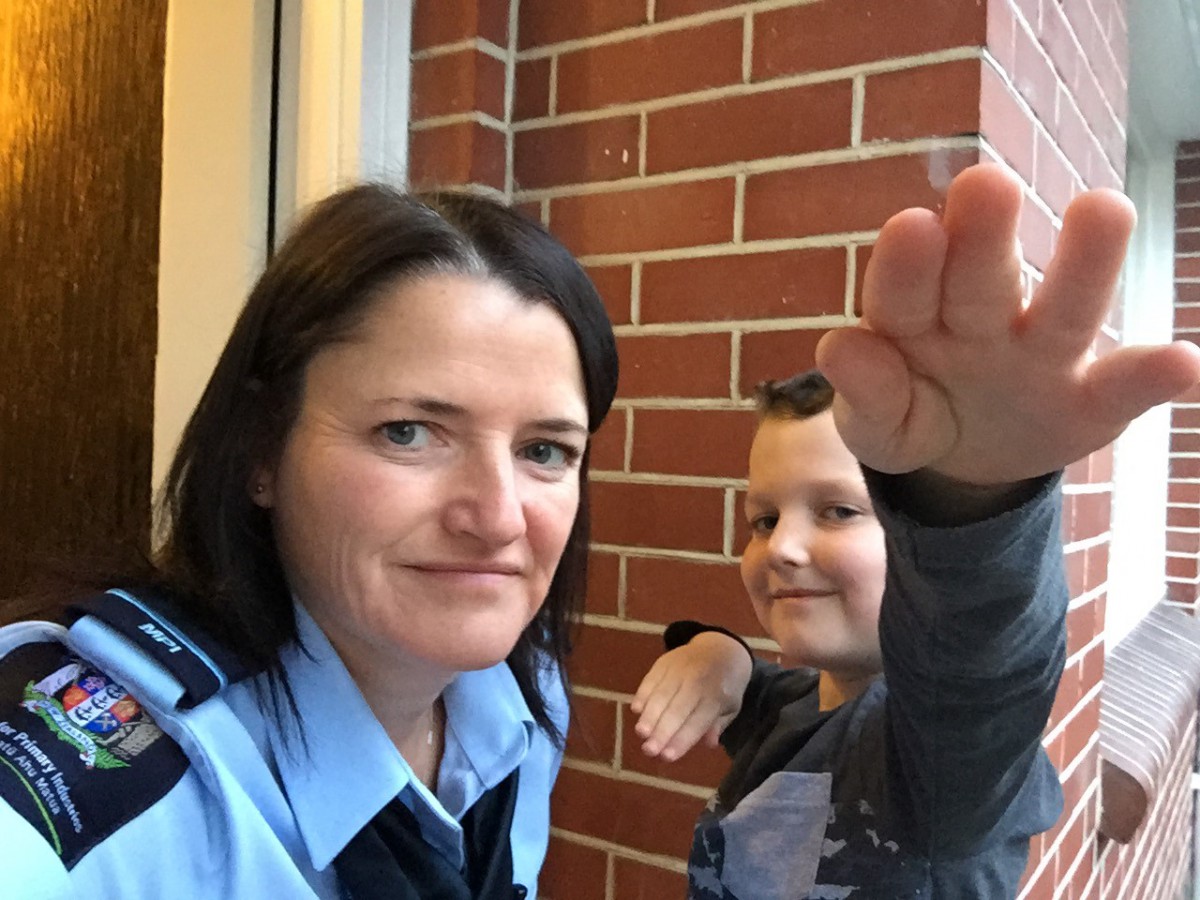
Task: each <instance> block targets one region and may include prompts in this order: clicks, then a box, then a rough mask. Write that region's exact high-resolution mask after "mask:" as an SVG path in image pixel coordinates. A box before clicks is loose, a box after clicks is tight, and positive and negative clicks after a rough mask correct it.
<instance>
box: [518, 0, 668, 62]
mask: <svg viewBox="0 0 1200 900" xmlns="http://www.w3.org/2000/svg"><path fill="white" fill-rule="evenodd" d="M520 20H521V21H520V27H519V29H518V33H517V45H518V47H520V49H522V50H527V49H529V48H530V47H544V46H546V45H547V44H557V43H560V42H562V41H574V40H578V39H580V38H586V37H593V36H595V35H598V34H605V33H606V32H609V31H616V30H617V29H620V28H629V27H631V26H634V25H643V24H645V22H646V0H572V2H571V7H570V11H569V13H568V12H567V11H566V10H564V9H563V4H562V0H521V11H520Z"/></svg>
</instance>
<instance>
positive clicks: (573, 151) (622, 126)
mask: <svg viewBox="0 0 1200 900" xmlns="http://www.w3.org/2000/svg"><path fill="white" fill-rule="evenodd" d="M640 129H641V125H640V124H639V122H638V117H637V116H616V117H614V118H611V119H593V120H592V121H588V122H573V123H571V124H569V125H551V126H549V127H546V128H533V129H529V130H527V131H518V132H517V133H516V135H515V137H514V139H513V176H514V177H515V179H516V182H517V185H518V186H519V187H520V188H521V189H522V190H527V191H528V190H536V189H538V188H546V187H552V186H556V185H563V184H577V183H579V182H588V181H612V180H614V179H617V178H629V177H631V176H634V175H637V172H638V141H639V134H640Z"/></svg>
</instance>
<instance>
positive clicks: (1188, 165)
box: [1175, 157, 1200, 179]
mask: <svg viewBox="0 0 1200 900" xmlns="http://www.w3.org/2000/svg"><path fill="white" fill-rule="evenodd" d="M1175 177H1176V178H1179V179H1183V178H1200V157H1195V158H1192V159H1177V160H1175Z"/></svg>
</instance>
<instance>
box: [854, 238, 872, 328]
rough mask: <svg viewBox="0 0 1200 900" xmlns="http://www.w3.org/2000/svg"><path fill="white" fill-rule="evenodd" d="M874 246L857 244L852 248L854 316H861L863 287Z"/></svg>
mask: <svg viewBox="0 0 1200 900" xmlns="http://www.w3.org/2000/svg"><path fill="white" fill-rule="evenodd" d="M874 249H875V245H874V244H859V245H858V246H857V247H855V248H854V315H856V316H861V315H862V309H863V306H862V298H863V285H864V284H865V283H866V280H867V266H868V265H869V264H870V262H871V251H872V250H874Z"/></svg>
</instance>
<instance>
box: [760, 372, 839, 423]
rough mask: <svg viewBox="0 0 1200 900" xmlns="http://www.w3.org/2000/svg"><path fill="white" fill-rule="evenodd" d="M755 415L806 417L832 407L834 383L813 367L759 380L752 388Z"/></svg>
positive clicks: (789, 417)
mask: <svg viewBox="0 0 1200 900" xmlns="http://www.w3.org/2000/svg"><path fill="white" fill-rule="evenodd" d="M754 399H755V401H756V402H757V404H758V417H759V419H760V420H762V419H808V418H811V417H812V416H815V415H819V414H820V413H823V412H825V410H827V409H829V408H830V407H831V406H833V385H832V384H830V383H829V382H828V381H827V380H826V378H825V376H824V375H822V374H821V373H820V372H818V371H817V370H816V369H809V370H808V371H807V372H799V373H797V374H796V375H793V376H792V377H791V378H783V379H780V380H778V381H760V382H759V383H758V384H757V385H756V386H755V388H754Z"/></svg>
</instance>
